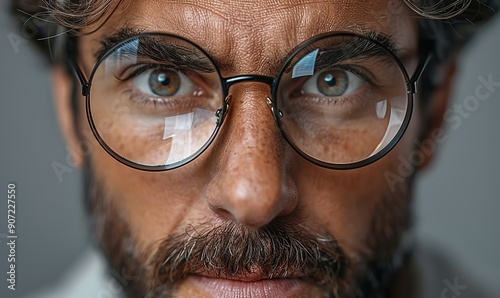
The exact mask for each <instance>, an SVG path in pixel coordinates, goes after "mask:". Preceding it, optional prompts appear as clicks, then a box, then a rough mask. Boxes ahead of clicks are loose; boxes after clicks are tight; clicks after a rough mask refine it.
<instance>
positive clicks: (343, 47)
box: [315, 31, 400, 69]
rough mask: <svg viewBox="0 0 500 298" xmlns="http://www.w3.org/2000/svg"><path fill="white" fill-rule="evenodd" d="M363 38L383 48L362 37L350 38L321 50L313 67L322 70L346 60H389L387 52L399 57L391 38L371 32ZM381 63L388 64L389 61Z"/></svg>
mask: <svg viewBox="0 0 500 298" xmlns="http://www.w3.org/2000/svg"><path fill="white" fill-rule="evenodd" d="M363 36H365V37H368V38H370V39H372V40H375V41H376V42H378V43H379V44H380V45H382V46H383V47H381V46H378V45H377V44H376V43H373V42H372V41H370V40H369V39H365V38H363V37H352V38H349V40H347V41H346V42H343V43H338V44H334V45H330V46H328V47H326V48H323V49H322V50H321V52H320V53H319V55H318V58H317V60H316V64H315V66H316V67H317V68H320V69H323V68H328V67H329V66H331V65H334V64H336V63H338V62H341V61H345V60H348V59H364V58H374V57H379V58H382V59H384V58H390V57H391V55H390V54H389V52H388V51H387V50H389V51H390V52H391V53H393V54H394V55H395V56H396V57H398V56H399V54H400V51H398V50H397V49H396V47H395V45H394V42H393V40H392V38H391V36H389V35H386V34H383V33H380V32H374V31H371V32H369V33H368V34H366V35H363ZM382 61H387V62H389V61H390V60H382Z"/></svg>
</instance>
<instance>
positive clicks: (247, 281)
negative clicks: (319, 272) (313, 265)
mask: <svg viewBox="0 0 500 298" xmlns="http://www.w3.org/2000/svg"><path fill="white" fill-rule="evenodd" d="M187 279H188V281H189V282H190V283H192V284H194V285H195V287H197V288H199V289H200V290H202V291H203V292H205V293H206V294H207V295H208V296H210V297H217V298H222V297H224V298H241V297H254V298H264V297H280V298H281V297H302V296H301V295H300V293H301V292H303V290H304V288H305V287H306V286H307V284H308V283H307V282H306V281H304V280H303V279H302V278H300V277H299V276H295V277H293V276H290V277H288V276H287V277H284V278H282V277H280V278H269V277H265V276H262V275H258V274H255V275H245V276H231V277H226V276H224V277H221V276H210V275H199V274H193V275H189V276H188V278H187Z"/></svg>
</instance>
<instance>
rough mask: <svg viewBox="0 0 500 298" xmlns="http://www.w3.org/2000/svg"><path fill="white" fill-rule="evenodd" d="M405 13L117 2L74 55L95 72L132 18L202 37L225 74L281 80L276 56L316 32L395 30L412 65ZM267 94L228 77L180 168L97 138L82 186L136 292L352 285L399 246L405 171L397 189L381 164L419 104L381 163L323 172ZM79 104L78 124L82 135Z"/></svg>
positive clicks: (405, 142)
mask: <svg viewBox="0 0 500 298" xmlns="http://www.w3.org/2000/svg"><path fill="white" fill-rule="evenodd" d="M411 16H412V14H411V13H410V11H409V9H408V8H407V7H406V6H405V5H404V4H400V2H399V1H385V0H374V1H353V0H335V1H326V0H325V1H321V0H320V1H309V0H304V1H247V0H241V1H212V0H210V1H209V0H188V1H168V0H155V1H123V3H121V4H120V5H119V6H118V7H117V8H116V9H115V10H114V12H113V13H112V15H111V16H110V19H109V20H108V21H107V22H106V23H105V24H104V25H103V26H102V27H100V28H99V29H98V30H95V31H94V30H93V29H95V28H88V31H89V32H91V33H90V34H87V35H82V36H81V37H80V43H79V53H80V55H79V57H78V59H79V61H80V62H81V64H82V68H83V70H84V72H85V74H86V75H87V76H88V74H89V73H90V71H91V69H92V67H93V66H94V65H95V63H96V58H95V52H96V51H97V49H98V48H100V46H101V41H102V40H103V39H104V38H106V37H108V36H109V35H111V34H113V33H114V32H116V31H117V30H119V29H120V28H123V27H129V28H132V29H137V30H143V31H145V32H165V33H171V34H175V35H178V36H181V37H184V38H186V39H188V40H190V41H192V42H194V43H196V44H197V45H199V46H200V47H201V48H203V49H204V50H205V51H206V52H207V53H208V55H210V56H211V57H212V58H213V59H214V61H217V63H219V64H221V65H218V67H220V69H221V74H222V76H223V77H229V76H234V75H239V74H260V75H266V76H272V77H274V76H276V75H277V74H278V72H279V69H280V67H281V65H279V63H280V61H283V60H284V59H285V58H287V56H288V55H289V53H290V52H291V51H292V50H293V49H294V48H295V47H296V46H297V45H298V44H299V43H301V42H303V41H305V40H308V39H310V38H311V37H313V36H316V35H319V34H323V33H328V32H334V31H350V32H356V33H366V32H370V31H374V32H380V33H383V34H386V35H389V36H391V38H392V40H393V41H394V44H395V47H396V49H397V50H398V52H400V53H404V55H405V57H406V58H407V59H405V62H406V63H405V67H406V68H407V70H408V72H409V73H410V74H411V73H412V72H413V70H414V68H415V65H416V61H417V55H418V52H417V27H416V19H415V18H412V17H411ZM96 28H97V27H96ZM277 60H279V61H277ZM222 65H223V67H222ZM270 92H271V91H270V88H269V86H268V85H265V84H263V83H259V82H245V83H241V84H237V85H235V86H233V87H231V88H230V90H229V94H230V95H231V102H230V105H229V112H228V115H227V117H226V119H225V122H224V124H223V126H222V128H221V130H220V132H219V133H218V135H217V137H216V138H215V140H214V142H213V143H212V144H211V146H210V147H209V148H208V149H207V150H206V151H205V152H204V153H203V154H202V155H201V156H199V157H198V158H197V159H196V160H194V161H193V162H191V163H189V164H187V165H185V166H183V167H180V168H178V169H175V170H171V171H166V172H159V173H151V172H143V171H138V170H134V169H131V168H128V167H126V166H124V165H123V164H121V163H119V162H117V161H115V160H114V159H113V158H111V157H110V156H109V155H108V154H107V153H106V152H105V151H104V150H103V149H101V147H100V146H99V145H98V143H97V142H96V141H95V140H94V139H90V140H91V141H92V142H93V147H92V148H93V149H94V150H92V153H91V154H90V155H89V156H88V159H87V163H86V165H87V168H86V170H87V171H88V173H89V175H90V183H89V185H88V188H89V189H88V190H87V191H88V195H89V202H90V205H91V210H92V212H93V215H94V216H95V218H96V227H97V234H98V236H99V237H100V240H101V243H102V245H103V248H104V250H105V252H106V253H107V255H108V258H109V259H110V261H111V263H112V265H113V266H114V268H115V269H116V270H117V271H119V273H120V274H121V275H122V278H123V279H124V283H125V284H126V285H127V286H129V287H130V288H131V291H135V295H139V296H145V295H146V293H154V294H153V295H156V296H162V295H166V293H171V294H173V296H175V297H212V296H213V297H223V295H227V297H270V296H273V297H324V296H325V297H328V296H331V297H348V296H350V295H352V296H355V295H359V292H357V291H358V288H360V287H361V286H362V285H364V283H365V282H366V279H367V275H368V273H369V272H370V271H371V270H372V269H373V268H372V266H373V264H374V263H376V262H378V261H384V260H387V259H388V258H389V257H390V256H391V255H392V254H393V252H394V250H395V249H396V247H397V245H398V242H399V239H400V237H401V234H402V233H403V232H404V230H405V229H406V227H407V222H408V213H409V212H408V205H409V192H410V185H411V179H407V180H406V181H404V182H402V183H398V184H397V185H396V187H395V188H393V189H391V187H390V185H389V183H388V182H387V181H386V178H385V176H384V173H386V172H393V173H397V167H398V166H399V159H398V157H399V156H403V157H405V156H408V154H409V152H410V151H411V150H412V149H413V148H414V146H415V142H414V141H413V140H414V139H415V138H416V137H417V136H418V134H419V133H420V124H419V123H418V118H419V115H418V111H417V112H416V113H415V112H414V117H413V119H414V120H412V122H411V124H410V127H409V129H408V131H407V132H406V135H405V137H403V139H402V141H401V142H400V143H399V144H398V145H397V146H396V147H395V149H393V150H392V151H391V153H389V154H388V155H387V156H385V157H384V158H382V159H381V160H379V161H377V162H376V163H374V164H371V165H369V166H365V167H363V168H360V169H356V170H347V171H338V170H328V169H324V168H321V167H318V166H316V165H313V164H312V163H310V162H308V161H306V160H305V159H303V158H302V157H301V156H299V155H298V154H297V153H296V152H295V151H294V150H293V149H292V148H291V147H290V146H289V145H288V144H287V143H286V142H285V141H284V139H283V137H282V135H281V134H280V132H279V129H278V127H277V125H276V123H275V121H274V119H273V115H272V113H271V111H270V107H269V105H268V104H267V103H266V98H267V97H269V96H270ZM84 110H85V109H84V108H83V106H82V107H81V108H80V112H81V113H82V115H81V117H80V119H81V121H80V124H79V125H80V128H79V129H80V130H82V131H83V134H82V135H86V136H88V135H90V133H89V132H90V129H89V127H88V125H87V123H86V122H85V117H84V115H83V113H84ZM415 114H416V115H415Z"/></svg>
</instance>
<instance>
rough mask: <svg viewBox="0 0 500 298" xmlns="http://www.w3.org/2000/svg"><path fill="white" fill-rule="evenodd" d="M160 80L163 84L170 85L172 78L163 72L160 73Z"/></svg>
mask: <svg viewBox="0 0 500 298" xmlns="http://www.w3.org/2000/svg"><path fill="white" fill-rule="evenodd" d="M158 81H159V82H160V84H162V85H163V86H168V85H169V84H170V80H169V79H168V77H167V75H166V74H165V73H163V72H162V73H160V74H159V75H158Z"/></svg>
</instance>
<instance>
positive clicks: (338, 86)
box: [317, 70, 349, 96]
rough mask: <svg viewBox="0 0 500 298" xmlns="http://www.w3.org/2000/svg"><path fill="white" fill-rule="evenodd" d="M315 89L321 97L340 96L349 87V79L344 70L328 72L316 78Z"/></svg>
mask: <svg viewBox="0 0 500 298" xmlns="http://www.w3.org/2000/svg"><path fill="white" fill-rule="evenodd" d="M317 87H318V91H319V92H321V93H322V94H323V95H326V96H340V95H342V94H344V93H345V92H346V91H347V89H348V87H349V77H348V75H347V73H346V71H344V70H328V71H325V72H323V73H321V74H320V75H319V76H318V80H317Z"/></svg>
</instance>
